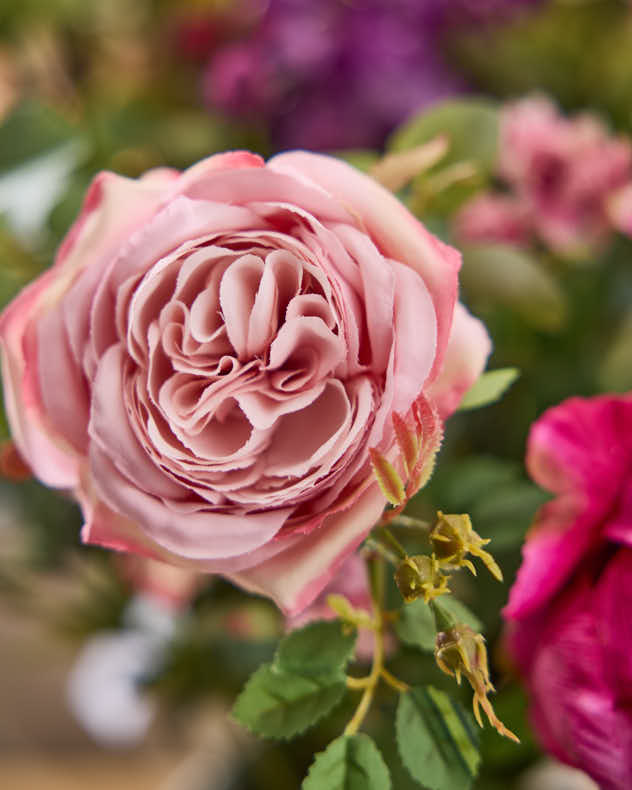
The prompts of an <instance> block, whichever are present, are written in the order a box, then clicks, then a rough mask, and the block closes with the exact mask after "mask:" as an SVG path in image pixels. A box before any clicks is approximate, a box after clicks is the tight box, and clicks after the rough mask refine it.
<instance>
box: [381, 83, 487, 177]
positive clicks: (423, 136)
mask: <svg viewBox="0 0 632 790" xmlns="http://www.w3.org/2000/svg"><path fill="white" fill-rule="evenodd" d="M442 134H446V135H447V136H448V141H449V149H448V152H447V154H446V156H445V158H444V159H443V160H442V161H441V164H442V166H443V165H449V164H454V163H456V162H462V161H464V160H466V159H470V160H474V161H475V162H476V163H477V164H479V165H481V167H482V168H483V169H484V170H486V171H488V172H491V171H492V170H493V169H494V166H495V163H496V150H497V145H498V107H497V105H496V103H494V102H492V101H490V100H488V99H477V98H470V99H450V100H448V101H444V102H441V103H439V104H435V105H434V106H433V107H431V108H430V109H426V110H424V111H422V112H421V113H419V115H416V116H415V117H414V118H412V119H411V120H410V121H408V122H407V123H406V124H404V125H403V126H402V127H400V128H399V129H398V130H397V131H396V132H395V134H394V135H393V137H392V138H391V140H390V144H389V146H388V148H389V150H391V151H406V150H408V149H410V148H415V147H416V146H418V145H421V144H422V143H426V142H428V141H429V140H432V139H434V138H436V137H437V136H438V135H442Z"/></svg>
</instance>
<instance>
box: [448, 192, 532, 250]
mask: <svg viewBox="0 0 632 790" xmlns="http://www.w3.org/2000/svg"><path fill="white" fill-rule="evenodd" d="M453 229H454V233H455V235H456V237H457V238H458V239H459V241H461V242H463V243H466V244H476V243H485V242H491V243H494V242H498V243H505V244H515V245H524V244H527V243H528V242H529V240H530V238H531V234H532V223H531V217H530V211H529V208H528V206H527V205H526V204H525V203H524V202H523V201H521V200H519V199H517V198H515V197H513V196H510V195H494V194H491V193H484V194H481V195H476V196H475V197H473V198H472V199H471V200H468V202H467V203H465V205H463V206H462V207H461V209H460V210H459V211H458V213H457V214H456V215H455V217H454V221H453Z"/></svg>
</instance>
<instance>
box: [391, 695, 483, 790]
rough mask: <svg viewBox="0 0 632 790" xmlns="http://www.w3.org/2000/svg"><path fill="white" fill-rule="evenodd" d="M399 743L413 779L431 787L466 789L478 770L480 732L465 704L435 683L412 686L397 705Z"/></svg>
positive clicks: (429, 788)
mask: <svg viewBox="0 0 632 790" xmlns="http://www.w3.org/2000/svg"><path fill="white" fill-rule="evenodd" d="M396 731H397V744H398V748H399V753H400V755H401V758H402V761H403V763H404V765H405V766H406V768H407V769H408V771H409V772H410V774H411V776H412V777H413V779H416V780H417V781H418V782H419V783H420V784H421V785H423V786H424V787H427V788H428V790H465V788H467V787H469V786H470V783H471V781H472V779H473V778H474V777H475V776H476V774H477V772H478V766H479V763H480V754H479V751H478V737H477V732H476V729H475V726H474V722H473V721H472V719H471V717H470V716H469V714H467V713H466V712H465V710H463V708H462V707H461V705H460V704H459V703H458V702H456V701H455V700H452V699H451V698H450V697H448V695H447V694H445V693H444V692H442V691H439V690H437V689H435V688H433V687H432V686H425V687H421V686H418V687H416V688H413V689H411V690H410V691H409V692H407V693H406V694H402V695H401V697H400V701H399V705H398V708H397V720H396Z"/></svg>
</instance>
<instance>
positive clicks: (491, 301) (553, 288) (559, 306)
mask: <svg viewBox="0 0 632 790" xmlns="http://www.w3.org/2000/svg"><path fill="white" fill-rule="evenodd" d="M460 280H461V283H462V285H463V288H464V290H465V291H466V293H467V294H468V295H469V297H470V299H471V300H476V301H477V303H479V304H480V309H481V310H482V309H484V308H485V307H488V308H489V306H495V305H503V306H504V307H507V308H509V309H511V310H513V311H514V312H516V313H517V314H518V315H520V316H521V317H522V319H523V320H524V321H525V322H526V323H528V324H529V325H530V326H532V327H534V328H535V329H542V330H545V331H549V332H554V331H557V330H559V329H560V328H561V327H562V326H563V325H564V323H565V321H566V313H567V306H566V298H565V296H564V293H563V291H562V289H561V288H560V286H559V283H558V282H557V280H556V279H555V278H554V277H553V276H552V275H551V274H550V272H548V271H547V270H546V269H545V268H544V267H543V266H541V264H540V262H539V261H538V259H537V258H536V257H534V256H532V255H530V254H529V253H528V252H526V251H525V250H520V249H518V248H517V247H512V246H511V245H509V244H476V245H471V246H469V247H466V248H465V249H464V250H463V268H462V269H461V277H460Z"/></svg>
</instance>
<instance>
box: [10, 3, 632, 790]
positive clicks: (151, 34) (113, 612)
mask: <svg viewBox="0 0 632 790" xmlns="http://www.w3.org/2000/svg"><path fill="white" fill-rule="evenodd" d="M534 92H538V93H540V94H545V95H547V96H549V97H551V98H552V100H553V101H554V102H555V103H556V104H557V105H558V106H559V108H561V110H562V111H563V112H565V113H567V114H568V115H570V116H574V114H576V113H578V112H589V113H591V114H593V115H595V116H596V117H599V118H600V119H601V121H602V122H603V123H604V124H605V128H606V129H607V130H608V132H607V133H608V134H610V135H612V136H613V137H614V136H622V137H623V138H627V136H628V135H630V134H631V133H632V10H631V7H630V5H629V4H628V3H627V2H625V1H624V0H346V1H343V0H318V2H315V0H267V2H266V1H265V0H177V1H176V0H133V1H130V0H102V1H101V0H0V302H1V303H2V304H3V305H4V304H5V303H6V302H7V301H8V300H9V299H10V298H11V297H12V296H13V295H14V294H15V293H16V292H17V291H18V290H19V289H20V288H21V287H22V286H23V285H24V284H25V283H27V282H29V281H30V280H31V279H32V278H33V277H34V276H36V275H37V274H38V273H39V272H40V271H42V270H43V269H44V268H46V267H47V266H49V265H50V263H51V261H52V259H53V256H54V251H55V249H56V247H57V246H58V244H59V242H60V240H61V239H62V238H63V236H64V234H65V232H66V231H67V229H68V227H69V225H70V223H71V222H72V220H73V219H74V217H75V216H76V214H77V212H78V209H79V206H80V203H81V200H82V197H83V194H84V192H85V190H86V187H87V185H88V184H89V182H90V180H91V178H92V176H93V175H94V173H95V172H96V171H98V170H101V169H111V170H115V171H117V172H119V173H123V174H126V175H129V176H137V175H139V174H140V173H142V172H144V171H145V170H147V169H149V168H152V167H156V166H162V165H168V166H171V167H176V168H184V167H187V166H188V165H190V164H192V163H193V162H195V161H196V160H198V159H200V158H202V157H204V156H206V155H208V154H210V153H213V152H215V151H221V150H226V149H235V148H248V149H250V150H254V151H257V152H260V153H261V154H263V155H264V156H268V155H270V154H272V153H274V152H276V151H279V150H284V149H288V148H309V149H314V150H322V151H328V152H334V153H337V154H340V155H342V156H344V157H346V158H348V159H349V160H350V161H352V162H353V163H354V164H356V165H357V166H359V167H362V168H364V169H370V168H371V167H372V166H373V165H374V164H375V163H376V162H377V161H378V160H379V158H380V156H381V155H383V154H384V152H395V151H405V150H407V149H410V148H413V147H415V146H416V145H418V144H421V143H423V142H426V141H428V140H430V139H432V138H433V137H434V136H436V135H437V134H439V133H446V134H448V136H449V140H450V148H449V151H448V153H447V155H446V157H444V159H443V160H442V161H441V162H439V163H438V164H436V165H435V166H434V167H433V168H431V169H430V171H427V172H424V173H423V174H420V176H419V177H417V178H416V179H414V180H413V182H412V183H411V184H409V185H407V186H405V187H403V188H402V190H401V192H400V196H401V197H402V199H403V200H405V201H406V202H407V203H408V205H409V206H410V207H411V209H412V210H413V211H414V212H415V213H416V214H417V215H418V216H419V217H420V218H421V219H422V220H423V221H424V222H425V223H426V224H428V226H429V227H431V228H432V229H433V231H434V232H436V233H438V234H439V235H440V236H442V237H443V238H445V239H446V240H450V241H453V242H455V241H457V242H458V241H459V240H461V241H462V242H463V243H462V244H460V246H464V248H465V265H464V271H463V298H464V300H465V301H466V302H467V303H468V304H469V305H470V306H471V307H472V309H473V310H475V311H476V312H477V313H478V314H479V315H481V316H482V317H483V318H484V320H485V321H486V322H487V325H488V327H489V330H490V334H491V335H492V337H493V339H494V346H495V350H494V354H493V357H492V360H491V366H492V367H494V368H499V367H505V366H515V367H517V368H519V369H520V371H521V376H520V378H519V380H518V381H517V383H516V384H514V386H513V387H512V389H511V390H510V392H509V394H508V395H507V396H506V397H505V398H504V399H503V401H502V402H501V403H499V404H497V405H493V406H491V407H488V408H487V409H484V410H481V411H475V412H468V413H463V414H460V415H457V416H456V417H455V418H454V419H453V420H451V422H450V424H449V427H448V432H447V441H446V445H445V447H444V449H443V450H442V455H441V461H440V464H439V466H438V469H437V472H436V474H435V476H434V478H433V480H432V482H431V484H430V486H429V487H428V488H427V489H426V490H425V491H424V492H423V493H422V495H421V496H420V497H419V498H418V500H417V501H416V502H415V504H414V510H415V512H417V513H419V514H420V515H424V516H425V515H428V514H431V513H432V512H433V510H434V509H436V508H441V509H443V510H444V511H446V512H466V511H467V512H469V513H471V515H472V519H473V522H474V525H475V528H476V529H477V531H478V532H479V533H480V534H481V535H483V536H485V537H491V538H492V539H493V543H492V548H493V550H494V553H495V556H496V557H497V559H498V561H499V563H500V564H501V566H502V567H503V570H504V571H505V577H506V580H505V583H504V585H497V584H495V583H494V582H493V581H489V582H488V581H487V579H485V578H483V577H479V579H478V581H477V584H476V587H474V586H473V585H472V584H471V583H470V582H469V580H468V579H465V578H464V579H462V580H461V581H462V589H459V590H458V592H459V595H460V596H461V597H462V598H463V600H465V601H466V602H467V603H468V605H469V606H470V607H471V608H472V609H473V610H474V611H476V612H477V614H478V615H479V617H480V618H481V620H482V621H483V623H484V625H485V628H486V634H487V636H488V640H489V643H490V648H491V652H492V654H493V660H494V673H495V678H496V681H497V685H498V687H499V694H498V696H497V702H496V707H497V711H498V714H499V716H500V717H501V718H502V719H503V720H504V721H505V722H506V724H507V725H508V726H509V727H511V729H514V730H515V731H516V732H518V734H519V735H520V737H521V739H522V744H521V745H520V746H519V747H515V746H514V745H513V744H510V743H508V742H505V741H501V740H500V739H499V738H498V737H497V736H496V735H495V733H493V732H489V731H487V730H486V731H484V732H483V734H482V748H483V770H482V773H481V776H480V777H479V779H478V780H477V783H476V785H475V786H476V787H477V788H481V789H486V790H487V789H489V790H495V789H496V788H498V790H500V789H501V788H503V790H506V788H519V790H529V788H530V789H531V790H534V789H535V788H538V790H546V788H549V787H550V788H560V789H561V788H577V790H581V788H590V787H591V786H592V787H594V785H591V783H590V781H589V780H588V779H587V778H585V777H583V776H582V775H580V774H571V773H563V774H560V773H559V770H560V769H559V768H557V767H556V766H554V765H549V764H547V763H545V762H543V757H542V755H541V753H540V752H539V749H538V747H537V744H536V743H535V741H534V738H533V736H532V735H531V734H530V728H529V724H528V719H527V715H526V699H525V695H524V692H523V691H522V690H521V686H520V683H519V681H518V679H517V678H516V676H515V673H514V671H513V668H512V667H511V666H510V664H509V662H508V660H507V658H506V655H505V654H504V651H503V647H502V636H501V626H500V609H501V607H502V606H503V605H504V603H505V602H506V597H507V591H508V588H509V586H510V584H511V581H512V579H513V575H514V574H515V571H516V568H517V567H518V564H519V561H520V546H521V542H522V539H523V537H524V534H525V532H526V530H527V527H528V525H529V523H530V522H531V520H532V518H533V514H534V513H535V511H536V509H537V507H538V506H539V505H540V504H541V503H542V502H544V501H545V500H546V498H547V497H546V494H544V493H543V492H542V491H540V490H538V489H537V487H536V486H535V485H534V484H532V483H531V482H530V481H529V480H528V479H527V477H526V475H525V473H524V469H523V457H524V448H525V441H526V436H527V433H528V429H529V425H530V424H531V422H532V421H533V420H534V419H535V418H536V417H537V416H539V415H540V414H541V413H542V411H543V410H544V409H545V408H546V407H547V406H549V405H551V404H554V403H557V402H559V401H560V400H562V399H563V398H565V397H568V396H569V395H571V394H582V395H592V394H595V393H597V392H600V391H605V390H618V391H625V390H628V389H631V388H632V380H631V379H632V352H631V348H632V312H631V311H630V309H629V305H630V304H632V266H631V264H630V262H631V260H632V254H631V253H632V242H631V241H630V239H629V238H628V237H627V235H626V233H625V232H620V230H621V229H620V228H619V229H618V230H617V228H611V229H609V231H608V233H607V234H605V233H604V234H601V235H600V238H599V240H598V242H596V243H594V244H592V243H591V244H588V245H583V246H582V249H581V250H578V249H576V248H574V249H573V250H572V252H570V253H569V251H568V249H561V248H559V247H556V245H555V244H554V243H551V242H550V240H549V241H548V242H547V239H546V238H544V239H542V238H541V239H539V240H535V241H530V242H528V243H526V244H525V243H524V240H523V239H521V240H519V243H515V244H513V243H508V242H511V241H512V240H511V239H509V240H508V239H506V238H505V239H501V240H500V241H501V242H502V243H498V242H499V239H498V238H495V237H494V234H493V233H491V235H490V237H489V238H479V239H476V240H475V241H476V242H477V244H472V241H473V240H472V238H469V239H468V238H467V233H466V232H465V231H464V230H463V227H464V225H463V221H462V216H463V215H462V213H461V212H462V211H463V209H464V206H465V205H466V204H467V203H468V201H470V200H472V198H473V197H475V196H476V195H479V194H482V193H486V192H488V191H489V190H493V189H497V188H501V189H503V187H502V186H500V187H499V175H498V169H497V166H496V161H497V156H498V117H499V112H501V110H502V107H503V106H504V103H506V102H508V101H510V100H515V99H518V98H521V97H523V96H528V95H531V94H533V93H534ZM446 102H447V103H446ZM459 217H460V218H461V220H460V224H459V222H458V221H457V218H459ZM459 233H461V237H459ZM606 236H607V238H606ZM481 242H483V244H484V245H486V246H485V247H484V252H485V254H484V255H482V254H481ZM468 245H469V246H468ZM490 247H491V251H490ZM517 282H518V283H519V285H518V286H516V283H517ZM0 433H1V435H2V436H3V437H4V438H7V437H8V432H7V429H6V424H5V423H3V424H2V425H0ZM0 466H1V467H2V469H3V470H4V473H5V477H6V478H7V479H6V480H3V481H2V482H1V483H0V506H1V510H0V634H1V637H0V776H1V779H0V784H1V785H2V787H3V788H7V790H31V788H34V789H36V790H39V789H40V788H41V790H49V789H50V790H53V788H54V789H56V788H63V789H64V790H73V788H84V787H86V785H87V784H88V783H90V786H91V787H92V788H94V790H98V788H101V787H103V788H105V787H111V786H112V785H113V784H116V786H117V787H118V788H120V790H126V788H134V790H144V788H147V789H148V790H149V788H152V789H153V788H158V790H220V789H221V790H228V789H229V788H232V789H233V790H242V789H243V790H259V789H261V790H267V789H268V788H273V787H274V788H278V789H279V790H285V788H288V790H291V789H292V788H298V787H299V786H300V781H301V778H302V776H303V775H304V773H305V770H306V766H307V765H308V764H309V762H310V761H311V756H312V755H313V753H314V751H317V750H320V749H322V748H323V746H324V745H325V744H326V743H327V742H328V741H329V740H330V739H331V737H332V733H336V732H338V731H339V729H340V721H344V717H345V713H346V711H344V710H343V711H340V712H339V714H336V716H335V717H334V720H327V722H326V723H325V724H323V725H322V726H320V727H319V728H317V729H316V730H315V731H313V732H312V733H311V734H310V735H309V736H305V737H303V738H301V739H299V740H298V741H296V742H295V743H293V744H292V746H291V747H285V746H283V745H277V744H270V743H263V742H256V743H255V742H254V741H252V740H251V739H250V738H249V737H248V736H246V735H245V733H244V732H243V731H242V730H240V729H239V728H238V727H237V726H236V725H233V724H231V722H230V720H229V718H228V716H227V715H226V711H227V710H229V708H230V705H231V703H232V700H233V699H234V695H235V693H236V692H237V691H238V689H239V688H240V687H241V686H242V685H243V683H244V681H245V679H246V678H247V677H248V675H249V673H250V672H252V671H253V670H254V669H255V668H256V667H257V666H258V665H259V663H260V662H261V661H263V660H265V659H267V658H269V657H270V655H271V654H272V651H273V649H274V645H275V641H276V639H277V638H278V636H279V634H280V633H282V630H283V627H284V625H283V623H282V622H281V618H280V616H279V615H278V614H277V613H276V611H275V610H274V608H273V607H272V606H271V605H269V604H268V603H266V602H265V601H261V600H257V599H255V598H251V597H247V596H245V595H244V594H243V593H239V592H237V591H236V590H234V589H232V588H231V587H230V586H229V585H228V584H226V583H224V582H221V581H219V580H208V579H206V580H204V579H203V580H196V579H190V578H188V577H187V578H181V577H179V578H168V579H167V580H165V579H164V578H163V577H162V576H161V577H160V582H159V583H156V578H155V574H158V576H160V574H161V571H160V570H157V569H155V568H154V569H151V568H150V569H147V568H141V567H138V566H135V565H134V562H133V561H132V562H125V561H122V560H121V559H120V558H117V557H113V556H111V555H110V554H108V553H106V552H102V551H100V550H97V549H88V548H86V547H83V546H81V545H80V543H79V537H78V536H79V528H80V524H81V518H80V514H79V512H78V510H77V509H76V507H75V506H74V505H73V504H72V503H70V502H69V501H68V500H66V499H65V498H63V497H61V496H60V495H58V494H55V493H53V492H51V491H48V490H46V489H44V488H43V487H41V486H40V485H38V484H37V483H35V482H33V481H30V480H21V477H22V474H21V471H20V469H19V464H18V463H17V461H16V459H15V458H12V457H11V455H10V452H9V451H7V452H5V454H4V455H3V456H2V458H0ZM156 590H158V593H157V592H156ZM165 590H167V594H165ZM397 661H398V662H399V663H400V664H401V665H402V672H401V674H402V675H404V676H406V674H407V673H410V672H412V673H413V674H414V673H423V672H427V673H428V672H430V671H431V669H430V665H431V663H432V659H431V658H429V657H428V656H421V655H420V654H418V653H416V652H415V651H413V650H412V649H411V650H410V651H408V650H407V649H406V648H405V649H404V650H403V651H402V653H401V655H400V656H399V657H398V659H397ZM398 674H399V673H398ZM97 679H100V681H99V682H97ZM433 682H436V683H437V684H438V685H441V680H440V679H439V678H438V677H437V678H435V677H434V676H433ZM99 689H102V691H101V692H99ZM386 704H387V703H386V702H384V705H386ZM95 711H96V713H95ZM373 726H374V728H375V729H376V730H377V731H379V728H380V721H379V719H376V720H375V721H374V722H373ZM382 736H383V741H382V744H381V745H382V748H383V750H384V751H385V752H387V751H388V749H389V748H390V749H391V751H392V750H393V745H392V744H390V746H389V743H390V741H389V734H388V733H382ZM556 771H558V773H556ZM394 783H395V787H396V788H397V789H398V790H400V788H403V790H407V788H408V787H413V785H412V784H411V783H410V782H409V781H408V780H407V779H406V777H405V775H404V772H403V769H402V772H401V776H399V775H395V776H394Z"/></svg>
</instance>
